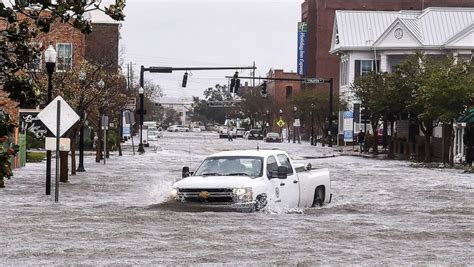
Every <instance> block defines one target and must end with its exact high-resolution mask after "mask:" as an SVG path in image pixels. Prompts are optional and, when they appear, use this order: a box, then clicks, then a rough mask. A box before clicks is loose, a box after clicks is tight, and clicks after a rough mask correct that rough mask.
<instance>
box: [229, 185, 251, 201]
mask: <svg viewBox="0 0 474 267" xmlns="http://www.w3.org/2000/svg"><path fill="white" fill-rule="evenodd" d="M232 192H233V193H234V201H236V202H248V201H252V188H250V187H247V188H234V189H233V190H232Z"/></svg>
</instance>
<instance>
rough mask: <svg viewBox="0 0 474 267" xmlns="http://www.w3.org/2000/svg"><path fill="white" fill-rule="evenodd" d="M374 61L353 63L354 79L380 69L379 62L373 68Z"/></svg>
mask: <svg viewBox="0 0 474 267" xmlns="http://www.w3.org/2000/svg"><path fill="white" fill-rule="evenodd" d="M374 63H375V61H374V60H356V61H355V73H354V77H355V78H357V77H359V76H364V75H367V74H369V73H370V72H372V71H375V70H379V69H380V60H377V61H376V64H377V66H375V64H374Z"/></svg>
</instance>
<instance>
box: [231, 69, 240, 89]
mask: <svg viewBox="0 0 474 267" xmlns="http://www.w3.org/2000/svg"><path fill="white" fill-rule="evenodd" d="M239 87H240V80H239V72H237V71H236V72H235V73H234V78H232V79H231V80H230V89H229V91H230V92H231V93H233V92H234V88H235V92H236V93H237V90H239Z"/></svg>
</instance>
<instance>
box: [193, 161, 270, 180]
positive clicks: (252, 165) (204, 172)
mask: <svg viewBox="0 0 474 267" xmlns="http://www.w3.org/2000/svg"><path fill="white" fill-rule="evenodd" d="M262 172H263V158H261V157H246V156H228V157H212V158H207V159H205V160H204V162H203V163H202V164H201V166H199V168H198V169H197V171H196V172H195V173H194V175H196V176H211V175H212V176H249V177H251V178H257V177H261V176H262Z"/></svg>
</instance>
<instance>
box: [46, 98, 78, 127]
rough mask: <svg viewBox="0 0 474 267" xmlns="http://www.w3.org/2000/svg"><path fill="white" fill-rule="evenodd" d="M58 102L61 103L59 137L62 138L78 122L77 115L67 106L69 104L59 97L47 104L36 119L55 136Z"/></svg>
mask: <svg viewBox="0 0 474 267" xmlns="http://www.w3.org/2000/svg"><path fill="white" fill-rule="evenodd" d="M58 101H59V102H60V103H61V116H60V117H59V122H60V126H59V136H62V135H63V134H64V133H65V132H67V130H69V128H71V127H72V126H73V125H74V124H75V123H76V122H77V121H78V120H79V115H77V114H76V112H75V111H74V110H73V109H72V108H71V106H69V104H68V103H67V102H66V101H65V100H64V99H63V98H62V97H61V96H57V97H56V98H55V99H54V100H53V101H51V103H49V104H48V105H47V106H46V107H45V108H44V109H43V110H42V111H41V112H40V113H39V114H38V118H39V119H40V120H41V121H42V122H43V124H44V125H45V126H46V127H47V128H48V129H49V130H50V131H51V133H53V134H54V135H55V136H56V130H57V129H56V128H57V118H56V117H57V109H58Z"/></svg>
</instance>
